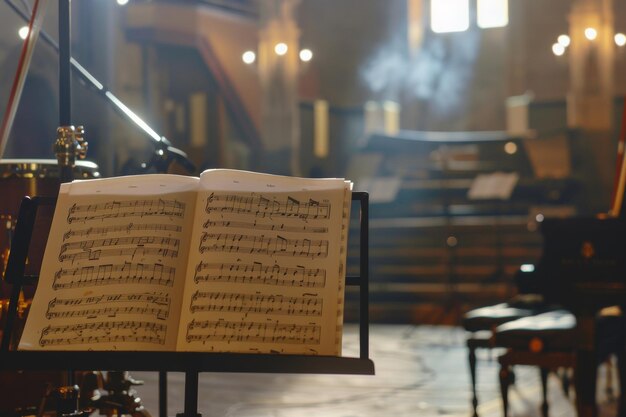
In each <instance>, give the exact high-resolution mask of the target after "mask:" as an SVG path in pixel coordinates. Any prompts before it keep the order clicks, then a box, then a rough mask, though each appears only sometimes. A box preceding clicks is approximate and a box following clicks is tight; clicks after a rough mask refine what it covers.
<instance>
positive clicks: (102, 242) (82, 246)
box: [60, 236, 180, 255]
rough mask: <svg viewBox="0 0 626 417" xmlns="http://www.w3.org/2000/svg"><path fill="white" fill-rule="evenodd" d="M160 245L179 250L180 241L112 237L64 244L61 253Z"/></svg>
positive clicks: (149, 237) (164, 238)
mask: <svg viewBox="0 0 626 417" xmlns="http://www.w3.org/2000/svg"><path fill="white" fill-rule="evenodd" d="M145 245H159V246H161V247H171V248H174V249H176V250H178V248H179V246H180V239H176V238H173V237H159V236H135V237H111V238H106V239H95V240H79V241H77V242H72V243H64V244H63V245H61V253H60V255H63V254H64V253H65V252H67V251H71V250H83V251H84V250H87V249H93V248H105V247H107V246H133V247H134V246H137V247H142V246H145Z"/></svg>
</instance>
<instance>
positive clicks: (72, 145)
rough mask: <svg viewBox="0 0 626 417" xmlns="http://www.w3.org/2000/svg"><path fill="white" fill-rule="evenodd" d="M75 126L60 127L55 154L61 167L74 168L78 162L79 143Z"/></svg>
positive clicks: (55, 144)
mask: <svg viewBox="0 0 626 417" xmlns="http://www.w3.org/2000/svg"><path fill="white" fill-rule="evenodd" d="M75 133H76V129H75V128H74V126H59V127H58V128H57V140H56V142H55V143H54V153H55V154H56V156H57V161H58V163H59V166H69V167H73V166H74V163H75V162H76V152H77V145H78V143H77V141H76V136H75Z"/></svg>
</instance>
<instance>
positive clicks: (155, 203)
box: [67, 198, 185, 224]
mask: <svg viewBox="0 0 626 417" xmlns="http://www.w3.org/2000/svg"><path fill="white" fill-rule="evenodd" d="M184 214H185V203H182V202H180V201H178V200H164V199H161V198H157V199H151V200H134V201H111V202H107V203H98V204H81V205H79V204H74V205H72V206H71V207H70V208H69V210H68V214H67V223H68V224H72V223H74V222H87V221H92V220H104V219H118V218H124V217H148V216H165V217H179V218H182V217H183V216H184Z"/></svg>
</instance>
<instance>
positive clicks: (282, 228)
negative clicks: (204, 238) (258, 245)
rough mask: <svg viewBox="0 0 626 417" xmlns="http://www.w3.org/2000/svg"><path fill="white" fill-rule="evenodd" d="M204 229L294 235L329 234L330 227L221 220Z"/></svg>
mask: <svg viewBox="0 0 626 417" xmlns="http://www.w3.org/2000/svg"><path fill="white" fill-rule="evenodd" d="M202 227H203V228H205V229H208V228H210V227H232V228H239V229H254V230H273V231H277V232H292V233H328V227H325V226H320V227H315V226H309V225H302V226H289V225H286V224H285V223H281V224H275V223H260V222H256V221H255V222H240V221H220V220H211V219H209V220H207V221H205V222H204V223H203V224H202Z"/></svg>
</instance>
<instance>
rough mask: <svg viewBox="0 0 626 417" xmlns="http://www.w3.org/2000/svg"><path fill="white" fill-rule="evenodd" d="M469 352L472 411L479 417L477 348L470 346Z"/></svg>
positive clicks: (474, 416)
mask: <svg viewBox="0 0 626 417" xmlns="http://www.w3.org/2000/svg"><path fill="white" fill-rule="evenodd" d="M468 350H469V368H470V376H471V378H472V409H473V411H474V414H473V417H478V411H477V409H478V397H477V396H476V348H475V347H474V346H470V345H469V344H468Z"/></svg>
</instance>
